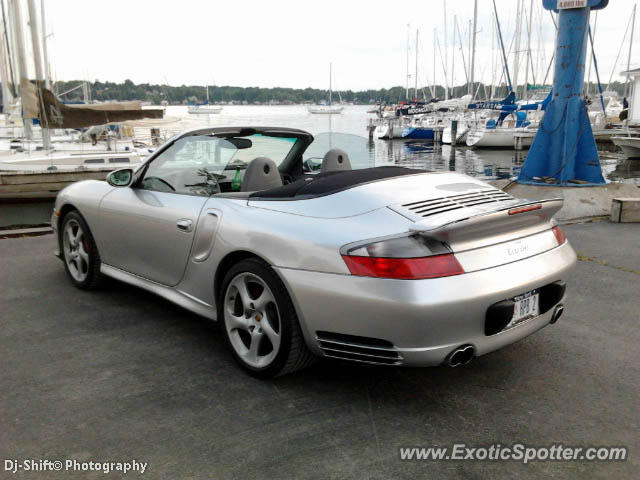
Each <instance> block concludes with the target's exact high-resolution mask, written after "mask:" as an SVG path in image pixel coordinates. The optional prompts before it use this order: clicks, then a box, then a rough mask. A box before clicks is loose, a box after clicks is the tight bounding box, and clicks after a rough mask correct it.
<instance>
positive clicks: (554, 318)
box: [549, 303, 564, 323]
mask: <svg viewBox="0 0 640 480" xmlns="http://www.w3.org/2000/svg"><path fill="white" fill-rule="evenodd" d="M563 313H564V305H563V304H561V303H560V304H558V305H556V308H554V309H553V313H552V314H551V321H550V322H549V323H556V322H557V321H558V319H559V318H560V317H561V316H562V314H563Z"/></svg>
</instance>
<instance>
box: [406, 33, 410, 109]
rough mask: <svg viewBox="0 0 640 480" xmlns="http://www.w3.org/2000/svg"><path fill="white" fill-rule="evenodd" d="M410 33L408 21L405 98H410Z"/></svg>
mask: <svg viewBox="0 0 640 480" xmlns="http://www.w3.org/2000/svg"><path fill="white" fill-rule="evenodd" d="M409 34H410V27H409V24H408V23H407V52H406V53H407V61H406V64H407V78H406V79H405V83H406V88H405V100H409V77H410V76H411V75H410V74H409Z"/></svg>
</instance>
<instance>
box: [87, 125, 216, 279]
mask: <svg viewBox="0 0 640 480" xmlns="http://www.w3.org/2000/svg"><path fill="white" fill-rule="evenodd" d="M215 141H216V139H213V138H211V137H209V138H205V139H203V138H202V137H192V138H186V139H180V140H178V141H176V142H175V143H174V144H173V145H171V146H170V147H169V148H167V149H165V150H164V151H163V152H161V153H160V154H159V155H158V156H156V157H155V158H154V159H153V160H152V161H151V162H149V163H148V164H147V165H146V166H145V167H143V171H142V173H141V175H140V178H138V179H137V181H136V182H135V183H134V184H133V185H132V186H131V187H125V188H115V189H114V190H112V191H111V192H110V193H108V194H107V195H106V196H105V197H104V198H103V199H102V201H101V204H100V210H101V216H100V218H101V220H102V221H101V222H99V223H100V225H98V226H97V228H98V230H99V235H98V238H100V239H102V240H103V241H102V245H100V250H101V252H100V253H101V257H102V261H103V262H105V263H107V264H108V265H112V266H114V267H117V268H119V269H121V270H125V271H127V272H130V273H133V274H135V275H138V276H141V277H144V278H147V279H149V280H152V281H154V282H157V283H160V284H163V285H169V286H174V285H177V284H178V283H179V282H180V280H181V278H182V276H183V273H184V271H185V267H186V264H187V261H188V258H189V252H190V250H191V246H192V243H193V238H194V234H195V229H196V225H197V224H198V218H199V215H200V213H201V211H202V208H203V206H204V204H205V202H206V201H207V199H208V198H209V196H210V195H211V194H213V193H215V192H216V191H217V184H216V180H215V175H212V172H213V170H214V169H215V168H217V166H218V163H216V161H213V159H212V158H211V156H210V155H209V153H211V152H213V151H214V149H215V146H214V145H212V148H206V147H208V146H207V145H205V148H202V146H203V145H201V144H200V143H202V142H212V143H215ZM219 161H220V159H219V158H218V159H217V162H219Z"/></svg>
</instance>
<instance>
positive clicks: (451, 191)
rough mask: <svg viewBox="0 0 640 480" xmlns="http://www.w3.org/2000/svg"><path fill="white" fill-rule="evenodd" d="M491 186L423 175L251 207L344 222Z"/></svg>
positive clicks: (459, 177) (252, 202)
mask: <svg viewBox="0 0 640 480" xmlns="http://www.w3.org/2000/svg"><path fill="white" fill-rule="evenodd" d="M479 189H494V187H492V186H491V185H489V184H488V183H486V182H483V181H481V180H478V179H476V178H473V177H469V176H467V175H462V174H459V173H450V172H443V173H419V174H416V175H406V176H402V177H394V178H389V179H386V180H380V181H375V182H371V183H366V184H362V185H358V186H355V187H351V188H348V189H346V190H343V191H340V192H336V193H332V194H329V195H323V196H320V197H315V198H306V199H295V198H292V199H287V200H269V199H258V198H256V199H250V200H249V202H248V205H249V206H252V207H258V208H265V209H269V210H275V211H278V212H283V213H290V214H293V215H302V216H305V217H318V218H343V217H352V216H356V215H361V214H363V213H366V212H369V211H372V210H376V209H379V208H383V207H388V206H393V205H406V204H408V203H412V202H422V201H425V200H432V199H438V198H442V197H448V196H452V195H461V194H464V193H468V192H473V191H475V190H479Z"/></svg>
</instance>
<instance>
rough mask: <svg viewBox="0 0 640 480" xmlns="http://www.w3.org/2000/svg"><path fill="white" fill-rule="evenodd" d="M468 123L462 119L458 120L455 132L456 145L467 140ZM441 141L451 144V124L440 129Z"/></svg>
mask: <svg viewBox="0 0 640 480" xmlns="http://www.w3.org/2000/svg"><path fill="white" fill-rule="evenodd" d="M470 128H471V127H470V126H469V124H468V123H467V122H466V121H464V120H458V129H457V132H456V145H462V144H464V143H465V142H466V141H467V133H469V130H470ZM442 143H445V144H451V125H449V126H448V127H445V129H444V130H442Z"/></svg>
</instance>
